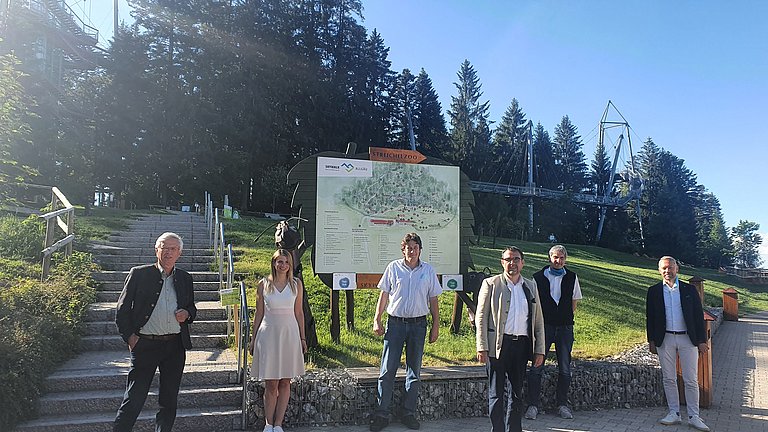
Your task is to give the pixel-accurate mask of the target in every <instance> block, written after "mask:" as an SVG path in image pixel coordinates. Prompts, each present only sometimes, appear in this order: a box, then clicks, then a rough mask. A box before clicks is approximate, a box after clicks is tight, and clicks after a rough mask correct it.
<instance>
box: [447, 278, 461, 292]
mask: <svg viewBox="0 0 768 432" xmlns="http://www.w3.org/2000/svg"><path fill="white" fill-rule="evenodd" d="M458 287H459V283H458V282H456V279H451V280H449V281H448V289H452V290H455V289H456V288H458Z"/></svg>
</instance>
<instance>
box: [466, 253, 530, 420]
mask: <svg viewBox="0 0 768 432" xmlns="http://www.w3.org/2000/svg"><path fill="white" fill-rule="evenodd" d="M524 265H525V257H524V256H523V251H522V250H520V249H519V248H517V247H515V246H511V247H508V248H506V249H505V250H504V252H503V253H502V255H501V266H502V268H503V269H504V271H503V273H502V274H500V275H496V276H493V277H490V278H487V279H485V280H484V281H483V284H482V285H481V286H480V291H479V293H478V301H477V315H476V317H475V320H476V327H477V334H476V338H475V342H476V346H477V360H478V361H479V362H481V363H484V364H485V365H486V369H487V370H488V415H489V417H490V418H491V427H492V430H493V432H522V430H523V427H522V411H523V405H522V404H523V401H522V390H523V376H525V368H526V365H527V364H528V361H529V360H531V361H532V362H533V365H534V366H541V364H542V363H543V362H544V350H545V348H544V317H543V316H542V314H541V302H540V301H539V291H538V289H537V288H536V281H534V280H531V279H526V278H524V277H523V276H522V275H521V274H520V271H521V270H522V269H523V266H524ZM507 391H508V392H510V393H509V394H507V395H506V397H505V393H506V392H507ZM505 400H506V404H505V403H504V401H505Z"/></svg>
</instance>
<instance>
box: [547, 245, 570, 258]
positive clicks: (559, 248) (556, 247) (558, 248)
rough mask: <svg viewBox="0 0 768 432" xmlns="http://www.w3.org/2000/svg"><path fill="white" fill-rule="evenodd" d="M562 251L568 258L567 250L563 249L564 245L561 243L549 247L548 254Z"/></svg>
mask: <svg viewBox="0 0 768 432" xmlns="http://www.w3.org/2000/svg"><path fill="white" fill-rule="evenodd" d="M557 252H562V254H563V256H564V257H566V258H568V251H567V250H565V246H563V245H554V246H552V247H551V248H549V256H550V257H552V254H554V253H557Z"/></svg>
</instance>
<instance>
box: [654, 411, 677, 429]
mask: <svg viewBox="0 0 768 432" xmlns="http://www.w3.org/2000/svg"><path fill="white" fill-rule="evenodd" d="M681 421H682V420H681V419H680V414H678V413H676V412H673V411H670V412H669V414H667V416H666V417H664V418H663V419H660V420H659V423H661V424H663V425H667V426H669V425H675V424H680V422H681Z"/></svg>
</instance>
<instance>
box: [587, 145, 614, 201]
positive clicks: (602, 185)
mask: <svg viewBox="0 0 768 432" xmlns="http://www.w3.org/2000/svg"><path fill="white" fill-rule="evenodd" d="M610 178H611V160H610V159H609V158H608V154H607V153H606V151H605V146H604V145H603V143H601V142H599V143H597V147H595V155H594V159H593V160H592V165H591V170H590V172H589V183H590V184H589V189H590V190H591V191H592V192H593V193H594V194H595V195H597V196H604V195H606V191H608V195H609V196H610V195H611V194H612V193H613V185H608V182H609V181H610Z"/></svg>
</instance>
